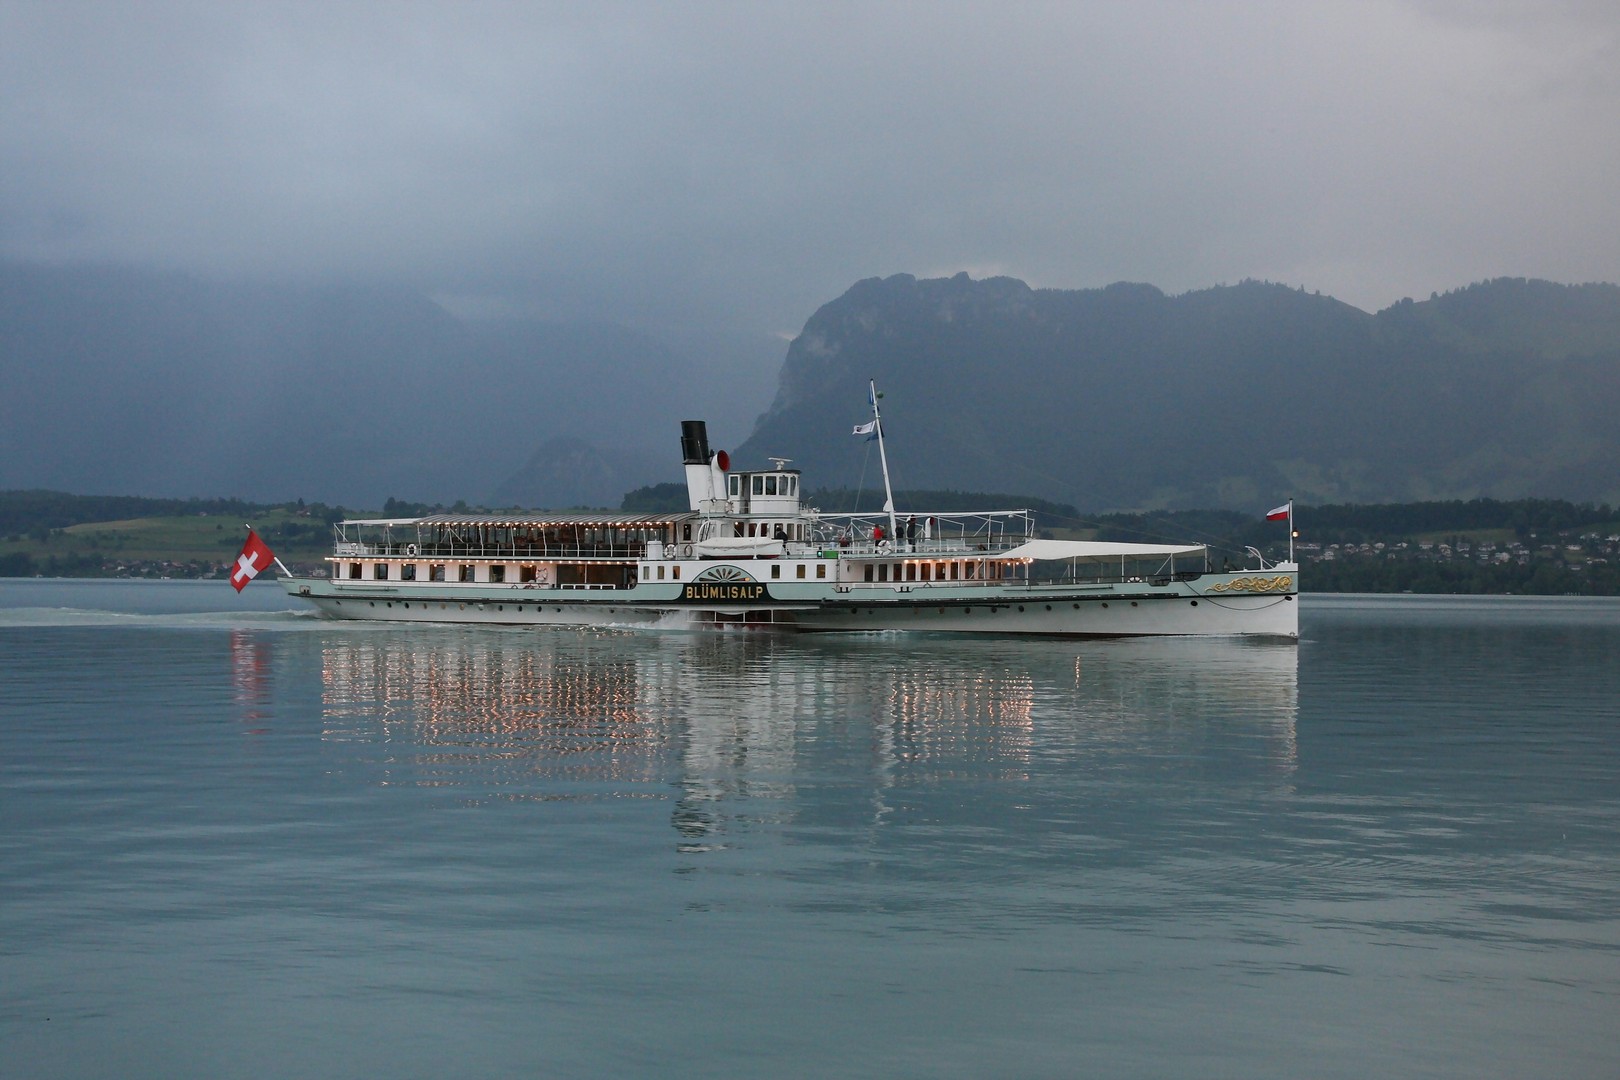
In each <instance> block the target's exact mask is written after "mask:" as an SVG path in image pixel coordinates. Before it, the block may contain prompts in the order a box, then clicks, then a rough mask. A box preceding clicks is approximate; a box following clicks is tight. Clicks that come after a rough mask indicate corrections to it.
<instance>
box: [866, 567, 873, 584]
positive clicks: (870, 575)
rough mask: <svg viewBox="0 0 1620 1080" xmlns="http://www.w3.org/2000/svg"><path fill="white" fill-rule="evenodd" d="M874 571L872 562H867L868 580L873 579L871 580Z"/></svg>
mask: <svg viewBox="0 0 1620 1080" xmlns="http://www.w3.org/2000/svg"><path fill="white" fill-rule="evenodd" d="M873 573H874V571H873V569H872V564H871V563H867V564H866V580H867V581H871V580H872V575H873Z"/></svg>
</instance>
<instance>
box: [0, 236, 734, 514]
mask: <svg viewBox="0 0 1620 1080" xmlns="http://www.w3.org/2000/svg"><path fill="white" fill-rule="evenodd" d="M695 366H696V365H695V364H694V363H693V362H692V361H691V360H689V359H687V358H684V357H682V356H680V355H678V354H676V353H675V352H673V351H672V350H671V349H669V348H668V347H666V346H664V345H662V344H661V343H659V342H656V341H654V340H653V339H651V338H648V337H647V336H646V335H643V334H638V333H635V332H634V331H630V330H627V329H624V328H622V327H617V326H613V325H610V324H605V323H573V324H570V323H555V322H539V321H505V322H481V323H466V322H463V321H461V320H458V319H456V318H455V317H453V316H452V315H450V314H449V313H448V312H446V311H445V310H444V309H442V308H441V307H439V306H438V305H437V304H435V303H433V302H432V301H431V300H429V299H427V298H426V297H423V296H421V295H420V294H418V293H414V292H412V291H410V290H404V289H389V288H363V287H355V286H337V285H323V286H296V285H286V284H280V285H270V284H256V283H247V282H220V281H207V280H203V279H199V278H195V277H191V276H188V275H179V274H163V273H157V272H153V271H147V270H140V269H132V268H123V267H67V268H54V267H39V266H32V265H18V264H0V488H32V487H47V488H55V489H60V490H67V491H76V492H85V493H108V494H120V493H128V494H145V495H154V496H177V497H187V496H194V495H202V496H210V495H219V494H229V495H242V496H244V497H249V498H255V499H282V498H288V499H290V498H298V497H302V498H310V499H319V500H324V501H328V502H342V503H348V504H349V505H362V506H364V505H371V506H375V505H380V503H381V502H382V500H383V498H384V497H385V496H389V495H393V496H398V497H402V498H408V499H412V500H427V501H443V502H454V501H455V500H458V499H465V500H467V501H469V502H479V501H483V500H485V499H487V498H489V497H490V494H491V492H493V491H495V490H496V489H498V488H499V489H503V490H505V484H506V481H507V480H508V478H510V477H512V476H513V475H514V474H516V473H518V472H519V471H520V470H524V469H525V467H526V463H528V462H530V460H531V458H533V456H534V455H535V452H536V448H537V447H539V446H540V445H542V444H543V443H546V442H548V441H550V440H553V439H558V438H572V439H582V440H585V441H586V442H590V443H594V444H596V445H598V446H600V447H601V448H602V450H603V452H604V453H606V454H608V455H609V456H610V457H613V458H615V460H617V461H618V462H619V465H618V468H619V469H620V470H628V471H627V472H624V476H625V479H626V481H627V485H628V487H635V486H639V485H640V484H643V483H647V482H650V481H652V480H654V479H659V478H662V476H663V474H662V473H659V472H657V471H655V470H654V468H653V466H652V465H651V464H650V460H651V458H652V456H653V448H654V447H657V446H661V445H663V444H668V443H672V442H673V441H674V435H667V433H668V432H672V431H676V430H677V429H676V427H675V423H676V420H678V417H676V418H675V419H671V417H672V416H673V415H674V413H675V412H678V411H680V410H681V409H682V408H686V409H696V408H699V407H700V406H701V398H702V396H703V395H704V394H705V393H707V392H708V391H707V386H708V384H707V383H706V382H704V381H703V380H700V379H696V378H694V377H693V375H692V372H693V369H694V367H695ZM682 401H685V402H686V405H685V406H682V405H681V402H682ZM662 435H667V437H664V438H660V436H662ZM663 456H666V457H669V456H672V452H671V453H668V454H665V455H663ZM635 460H645V461H648V462H649V463H648V464H647V465H645V466H644V467H642V468H639V469H638V468H635V467H633V466H631V465H630V464H629V463H630V462H633V461H635ZM676 471H677V472H678V462H677V463H676ZM531 473H532V470H531ZM553 475H554V477H555V479H556V483H557V485H558V486H557V487H556V489H555V490H550V489H547V488H546V487H545V486H544V484H542V485H541V486H540V487H536V486H535V485H534V483H532V482H531V483H530V484H529V485H528V486H527V487H526V488H525V489H524V490H525V492H526V494H527V496H528V498H527V499H526V500H525V501H529V500H532V501H533V502H534V504H535V505H553V504H555V505H574V504H577V503H578V502H580V501H581V500H580V498H579V495H580V489H579V481H578V478H576V477H566V476H563V475H561V474H555V473H554V474H553ZM618 475H619V474H618V473H615V474H614V477H615V478H614V479H612V480H611V481H610V484H611V490H610V489H609V488H599V489H597V490H594V491H592V492H591V497H590V499H589V500H587V501H591V502H596V503H601V504H616V503H617V502H618V499H619V498H620V496H622V494H623V492H624V491H625V490H627V487H619V486H617V485H618V484H619V480H618V478H617V477H618ZM531 480H532V475H531Z"/></svg>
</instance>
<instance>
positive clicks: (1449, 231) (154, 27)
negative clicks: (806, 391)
mask: <svg viewBox="0 0 1620 1080" xmlns="http://www.w3.org/2000/svg"><path fill="white" fill-rule="evenodd" d="M1617 178H1620V4H1617V3H1615V2H1614V0H1594V2H1575V0H1570V2H1563V3H1559V2H1556V0H1534V2H1524V3H1514V2H1507V0H1499V2H1491V0H1476V2H1465V0H1404V2H1400V0H1389V2H1376V0H1355V2H1348V3H1309V2H1304V0H1287V2H1281V3H1264V2H1254V0H1244V2H1235V3H1220V2H1196V0H1189V2H1185V3H1085V2H1078V0H1076V2H1071V3H1062V4H1016V3H1011V4H1010V3H1007V2H1006V0H997V2H995V3H862V4H840V3H826V2H819V0H818V2H805V0H796V2H793V3H779V4H773V3H764V2H756V3H741V2H739V3H730V4H716V3H706V4H705V3H696V4H692V3H673V2H670V3H656V4H651V3H649V4H638V3H626V4H611V3H599V2H597V3H588V4H587V3H574V4H546V3H530V2H524V3H518V2H513V3H482V4H479V3H467V2H455V3H450V2H443V3H420V4H406V3H396V2H386V3H385V2H369V0H347V2H344V0H334V2H322V3H314V2H310V3H277V2H269V0H256V2H252V3H235V2H231V0H201V2H196V3H189V2H177V0H139V2H136V0H127V2H119V3H79V2H73V0H48V2H43V3H36V2H32V0H0V255H3V256H5V257H10V258H22V259H30V260H47V261H51V262H71V261H83V260H103V261H105V260H115V261H124V262H136V263H143V264H157V265H161V266H166V267H176V268H182V269H188V270H195V271H200V272H205V273H210V272H226V273H230V274H233V275H237V274H248V275H255V276H257V275H264V274H270V275H277V276H292V277H303V276H308V275H320V276H323V277H356V276H358V277H365V278H370V279H376V278H388V279H395V280H399V281H402V282H404V283H407V284H410V285H413V286H418V287H421V288H423V289H425V290H427V291H429V292H430V293H432V294H433V295H435V296H436V297H439V298H441V299H443V300H445V301H447V302H449V303H450V304H452V305H453V306H454V307H455V308H457V309H458V310H461V311H463V312H473V311H481V310H487V311H507V310H510V311H523V312H530V313H535V314H540V315H545V316H555V317H589V318H613V319H617V320H619V321H624V322H627V323H630V324H632V325H635V326H638V327H641V328H643V329H648V330H652V331H654V332H660V333H665V334H666V335H667V336H669V337H670V338H671V339H680V338H682V337H685V338H686V339H687V340H689V341H701V340H704V339H706V338H709V337H727V336H731V337H739V336H740V337H751V336H752V337H757V338H764V337H765V336H766V335H769V334H772V333H787V334H791V333H793V332H796V331H797V330H798V329H799V327H800V326H801V325H802V324H803V322H804V320H805V319H806V318H807V317H808V316H809V315H810V314H811V313H812V312H813V311H814V310H815V308H816V307H817V306H819V305H820V304H821V303H824V302H826V301H827V300H830V299H832V298H834V297H836V296H837V295H839V294H840V293H842V292H843V291H844V290H845V289H846V288H847V287H848V286H849V285H850V284H852V283H853V282H855V281H856V280H858V279H860V278H863V277H870V276H873V275H887V274H892V273H897V272H907V273H913V274H917V275H919V276H925V275H926V276H933V275H943V274H951V273H954V272H956V271H958V270H967V271H969V272H970V273H972V274H973V275H974V276H976V277H977V276H980V275H987V274H992V273H1004V274H1010V275H1014V276H1017V277H1020V278H1023V279H1024V280H1026V281H1028V282H1030V283H1031V284H1032V285H1039V286H1053V287H1062V288H1087V287H1096V286H1101V285H1105V284H1108V283H1110V282H1113V281H1118V280H1131V281H1147V282H1151V283H1153V284H1156V285H1158V286H1160V287H1161V288H1164V289H1166V290H1167V291H1170V292H1182V291H1186V290H1188V289H1195V288H1201V287H1205V286H1208V285H1212V284H1217V283H1221V282H1235V281H1238V280H1240V279H1242V278H1245V277H1255V278H1266V279H1270V280H1273V281H1281V282H1284V283H1287V284H1289V285H1302V286H1304V287H1306V288H1307V289H1312V290H1320V291H1321V292H1324V293H1330V294H1332V295H1335V296H1338V297H1339V298H1341V299H1344V300H1346V301H1348V302H1350V303H1353V304H1355V305H1357V306H1358V307H1362V308H1365V309H1368V310H1376V309H1378V308H1381V307H1385V306H1387V305H1388V304H1390V303H1392V302H1394V301H1396V300H1398V299H1400V298H1401V297H1402V296H1407V295H1410V296H1414V297H1419V298H1422V297H1427V296H1428V295H1429V293H1430V292H1431V291H1434V290H1440V291H1444V290H1446V289H1449V288H1455V287H1457V286H1461V285H1465V284H1468V283H1469V282H1471V281H1476V280H1480V279H1483V278H1487V277H1495V276H1499V275H1515V276H1520V275H1522V276H1532V277H1546V278H1551V279H1554V280H1558V281H1570V282H1574V281H1591V280H1606V281H1615V280H1617V279H1620V198H1617V197H1616V191H1617V187H1616V185H1617ZM779 358H780V352H777V353H776V354H775V356H773V357H772V359H773V360H778V359H779Z"/></svg>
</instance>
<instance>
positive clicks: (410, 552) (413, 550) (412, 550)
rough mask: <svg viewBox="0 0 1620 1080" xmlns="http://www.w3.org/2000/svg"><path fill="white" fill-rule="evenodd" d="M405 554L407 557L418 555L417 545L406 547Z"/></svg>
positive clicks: (407, 545)
mask: <svg viewBox="0 0 1620 1080" xmlns="http://www.w3.org/2000/svg"><path fill="white" fill-rule="evenodd" d="M405 554H407V555H415V554H416V545H415V544H406V545H405Z"/></svg>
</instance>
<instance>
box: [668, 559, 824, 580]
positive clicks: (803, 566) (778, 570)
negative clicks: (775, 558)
mask: <svg viewBox="0 0 1620 1080" xmlns="http://www.w3.org/2000/svg"><path fill="white" fill-rule="evenodd" d="M809 565H810V564H809V563H794V564H793V576H794V577H796V578H798V579H799V580H800V581H803V580H804V579H805V578H807V577H809V576H810V572H809V569H808V567H809ZM815 566H816V573H815V576H816V578H817V579H818V580H822V581H825V580H826V579H827V564H826V563H816V564H815ZM669 570H670V574H669V576H670V578H671V579H672V580H675V581H679V580H680V579H681V568H680V567H679V566H671V567H670V568H669ZM771 578H772V579H773V580H777V581H780V580H781V578H782V564H781V563H779V562H773V563H771ZM641 580H643V581H663V580H664V564H663V563H650V564H648V565H645V566H643V567H642V568H641Z"/></svg>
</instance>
